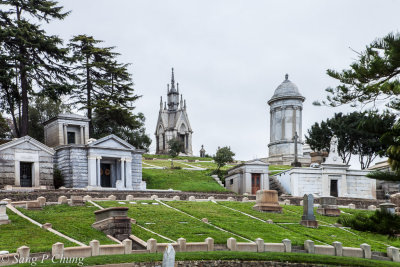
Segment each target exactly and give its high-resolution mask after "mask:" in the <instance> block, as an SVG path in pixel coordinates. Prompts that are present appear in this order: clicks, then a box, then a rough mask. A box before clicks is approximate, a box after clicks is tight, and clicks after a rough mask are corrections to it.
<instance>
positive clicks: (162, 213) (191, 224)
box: [97, 201, 245, 244]
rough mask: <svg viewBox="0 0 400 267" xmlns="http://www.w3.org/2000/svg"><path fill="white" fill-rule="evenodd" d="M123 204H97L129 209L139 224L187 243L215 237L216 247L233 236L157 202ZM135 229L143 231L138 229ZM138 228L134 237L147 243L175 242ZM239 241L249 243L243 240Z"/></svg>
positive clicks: (105, 202) (110, 202)
mask: <svg viewBox="0 0 400 267" xmlns="http://www.w3.org/2000/svg"><path fill="white" fill-rule="evenodd" d="M119 202H121V201H119ZM122 202H124V203H125V204H120V203H118V202H117V201H98V202H97V204H99V205H100V206H102V207H104V208H110V207H129V211H128V216H129V217H131V218H133V219H135V220H136V223H137V224H138V225H140V226H142V227H145V228H147V229H149V230H151V231H153V232H156V233H158V234H160V235H162V236H165V237H167V238H169V239H171V240H174V241H176V240H178V238H181V237H182V238H185V239H186V241H187V242H204V240H205V239H206V238H207V237H212V238H214V242H215V243H216V244H225V243H226V240H227V239H228V238H230V237H231V236H232V235H231V234H229V233H226V232H223V231H220V230H217V229H215V228H214V227H212V226H210V225H207V224H205V223H203V222H201V221H199V220H196V219H194V218H191V217H189V216H187V215H185V214H183V213H180V212H178V211H175V210H173V209H170V208H168V207H166V206H164V205H162V204H160V203H158V202H156V201H136V203H137V204H130V203H129V202H128V201H122ZM122 202H121V203H122ZM142 203H147V204H146V205H144V204H142ZM168 203H170V202H168ZM154 204H158V205H154ZM135 229H141V228H140V227H138V226H136V228H135ZM135 229H132V234H134V235H135V236H137V237H139V238H141V239H142V240H144V241H147V240H148V239H150V238H154V239H156V240H157V242H159V243H171V241H168V240H165V239H163V238H161V237H159V236H157V235H154V234H152V233H150V232H147V231H145V230H143V229H141V232H135ZM239 240H240V241H242V242H245V240H242V239H240V238H239V239H238V241H239Z"/></svg>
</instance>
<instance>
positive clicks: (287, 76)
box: [285, 73, 289, 81]
mask: <svg viewBox="0 0 400 267" xmlns="http://www.w3.org/2000/svg"><path fill="white" fill-rule="evenodd" d="M288 79H289V74H287V73H286V75H285V80H286V81H287V80H288Z"/></svg>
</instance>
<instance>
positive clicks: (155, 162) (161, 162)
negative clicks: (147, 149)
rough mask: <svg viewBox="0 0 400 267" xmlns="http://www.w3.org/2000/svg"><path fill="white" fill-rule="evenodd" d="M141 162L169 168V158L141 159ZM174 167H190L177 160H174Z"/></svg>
mask: <svg viewBox="0 0 400 267" xmlns="http://www.w3.org/2000/svg"><path fill="white" fill-rule="evenodd" d="M143 163H148V164H150V165H154V166H157V167H165V168H167V169H170V168H171V161H169V160H143ZM143 167H150V166H148V165H143ZM174 167H181V168H190V167H189V166H186V165H184V164H181V163H179V161H176V160H174Z"/></svg>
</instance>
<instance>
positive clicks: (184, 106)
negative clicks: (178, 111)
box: [183, 99, 186, 109]
mask: <svg viewBox="0 0 400 267" xmlns="http://www.w3.org/2000/svg"><path fill="white" fill-rule="evenodd" d="M183 109H186V99H185V100H184V104H183Z"/></svg>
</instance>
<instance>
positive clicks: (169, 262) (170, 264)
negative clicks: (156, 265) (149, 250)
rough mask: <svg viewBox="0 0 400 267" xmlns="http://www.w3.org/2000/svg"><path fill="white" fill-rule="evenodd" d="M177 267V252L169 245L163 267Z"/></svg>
mask: <svg viewBox="0 0 400 267" xmlns="http://www.w3.org/2000/svg"><path fill="white" fill-rule="evenodd" d="M174 266H175V250H174V248H173V247H172V245H171V244H168V246H167V248H166V249H165V252H164V257H163V262H162V267H174Z"/></svg>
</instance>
